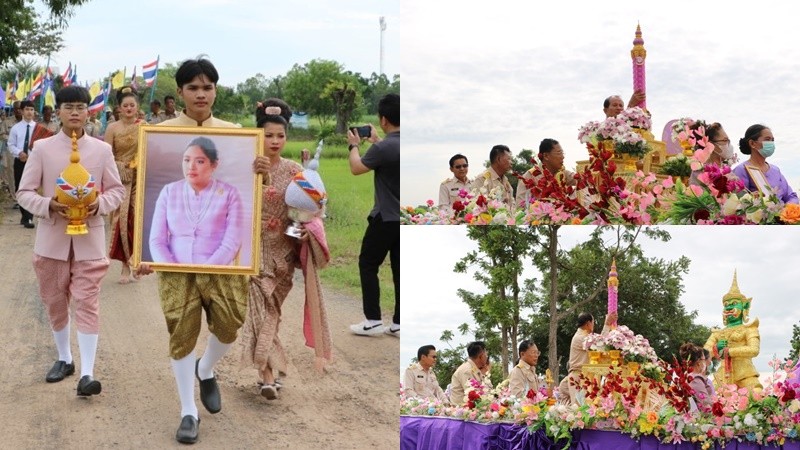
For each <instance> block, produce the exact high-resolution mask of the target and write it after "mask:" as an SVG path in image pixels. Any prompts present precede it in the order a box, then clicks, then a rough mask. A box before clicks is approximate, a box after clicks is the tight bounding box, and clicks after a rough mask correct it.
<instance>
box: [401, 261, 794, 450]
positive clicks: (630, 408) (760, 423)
mask: <svg viewBox="0 0 800 450" xmlns="http://www.w3.org/2000/svg"><path fill="white" fill-rule="evenodd" d="M617 286H618V279H617V274H616V268H615V267H614V266H612V269H611V271H610V273H609V278H608V289H609V295H608V310H609V312H613V311H615V310H616V307H617V305H616V304H617V301H616V295H615V294H616V292H617ZM751 301H752V299H750V298H748V297H746V296H744V295H743V294H742V293H741V292H740V291H739V287H738V284H737V281H736V276H735V274H734V279H733V283H732V285H731V288H730V289H729V291H728V293H726V294H725V295H724V296H723V324H724V327H723V328H721V329H715V330H713V331H712V334H711V336H710V337H709V339H708V341H707V342H706V347H707V348H709V349H711V350H712V353H713V354H714V355H715V358H717V359H719V360H720V362H719V369H718V371H717V372H716V374H715V376H714V377H715V378H714V382H715V384H716V391H715V393H714V394H713V395H712V398H711V399H710V402H709V404H708V405H709V406H708V407H698V406H697V405H696V404H695V403H694V402H693V400H692V396H693V394H694V392H693V390H692V388H691V386H690V384H689V383H690V369H689V368H688V365H687V364H686V363H682V362H681V361H678V360H677V359H676V358H675V357H670V358H669V359H670V360H665V359H661V358H659V357H658V356H657V355H656V354H655V352H654V351H653V349H652V347H651V346H650V344H649V342H648V340H647V339H646V338H645V337H644V336H642V335H639V334H635V333H634V332H633V331H631V330H630V329H628V327H626V326H625V325H617V326H612V328H613V329H612V330H611V331H610V332H608V333H606V334H590V335H589V336H587V338H586V339H585V341H584V349H586V350H588V351H589V352H590V353H589V364H586V365H584V366H583V368H582V373H581V376H580V377H578V379H577V381H576V387H577V388H578V389H579V390H578V395H577V397H576V399H575V402H571V401H570V399H569V398H567V399H556V398H554V397H553V395H552V392H553V387H554V386H555V382H554V380H553V379H552V377H550V376H549V375H550V374H549V371H548V373H547V376H546V377H544V378H543V379H542V383H540V386H541V388H540V390H538V391H533V390H530V391H528V392H527V394H526V395H525V396H524V397H521V398H520V397H515V396H512V395H509V393H508V388H507V386H505V382H504V383H500V385H499V386H498V387H497V388H491V387H488V386H485V385H483V384H481V383H480V382H477V381H474V380H473V382H472V386H471V388H470V389H468V390H467V391H466V393H465V397H464V399H463V401H462V402H458V403H456V404H450V403H445V402H442V401H439V400H431V399H420V398H413V397H407V396H406V395H405V393H404V391H403V389H402V386H401V389H400V415H401V417H400V442H401V444H400V447H401V449H403V450H407V449H423V448H424V449H453V448H458V449H487V448H491V449H528V448H531V449H566V448H576V449H612V448H613V449H644V448H648V449H650V448H652V449H657V448H670V449H695V448H699V449H709V448H729V449H748V450H749V449H760V448H764V447H768V448H784V449H800V441H797V440H796V438H797V436H798V432H800V371H798V366H797V365H796V363H795V361H792V360H777V359H775V360H773V361H772V362H770V367H771V369H772V372H771V373H769V374H766V376H762V378H761V379H762V380H763V381H764V385H763V386H762V385H761V384H760V383H759V382H758V377H757V376H756V377H755V378H754V377H753V373H752V372H753V371H754V369H752V367H753V363H752V358H753V357H755V356H756V355H758V353H759V351H760V349H759V342H758V341H759V340H758V320H757V319H754V320H752V321H750V320H749V317H748V313H749V309H750V304H751ZM751 369H752V370H751ZM756 375H757V373H756Z"/></svg>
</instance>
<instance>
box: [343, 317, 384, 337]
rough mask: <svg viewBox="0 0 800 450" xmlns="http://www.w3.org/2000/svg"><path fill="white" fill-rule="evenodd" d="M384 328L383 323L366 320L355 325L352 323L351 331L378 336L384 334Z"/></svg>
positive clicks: (362, 334)
mask: <svg viewBox="0 0 800 450" xmlns="http://www.w3.org/2000/svg"><path fill="white" fill-rule="evenodd" d="M384 328H385V327H384V326H383V324H382V323H379V324H377V325H370V324H369V322H368V321H366V320H365V321H363V322H361V323H357V324H355V325H350V331H352V332H353V333H355V334H357V335H359V336H377V335H379V334H383V330H384Z"/></svg>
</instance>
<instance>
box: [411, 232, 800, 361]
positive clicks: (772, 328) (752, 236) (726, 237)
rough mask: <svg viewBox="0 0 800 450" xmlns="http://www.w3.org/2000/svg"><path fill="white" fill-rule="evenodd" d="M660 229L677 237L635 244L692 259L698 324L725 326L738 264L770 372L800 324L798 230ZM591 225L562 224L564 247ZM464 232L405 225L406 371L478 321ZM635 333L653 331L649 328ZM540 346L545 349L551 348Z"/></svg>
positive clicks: (652, 253)
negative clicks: (427, 348) (465, 296)
mask: <svg viewBox="0 0 800 450" xmlns="http://www.w3.org/2000/svg"><path fill="white" fill-rule="evenodd" d="M661 228H663V229H666V230H667V231H669V233H670V234H671V235H672V239H671V240H670V241H669V242H666V243H663V242H656V241H651V240H649V239H646V238H644V237H640V238H639V240H638V241H637V242H639V243H640V244H641V246H642V248H643V249H644V254H645V256H647V257H651V258H652V257H657V258H661V259H665V260H677V259H678V258H679V257H680V256H682V255H685V256H687V257H688V258H689V259H690V260H691V264H690V266H689V273H688V275H686V276H685V277H684V278H683V284H684V293H683V295H682V296H681V297H680V302H681V303H683V305H684V307H685V308H686V310H687V311H697V312H698V317H697V322H698V323H701V324H703V325H707V326H717V327H720V326H722V323H721V321H722V317H721V314H722V296H723V295H725V294H726V293H727V292H728V289H729V288H730V286H731V279H732V278H733V271H734V269H736V270H737V271H738V284H739V289H740V290H741V292H742V293H743V294H744V295H746V296H748V297H752V299H753V302H752V306H751V309H750V317H751V318H753V317H757V318H758V319H759V321H760V328H759V330H760V333H761V354H760V355H759V356H758V357H757V358H756V359H755V365H756V368H757V369H758V370H759V371H762V372H768V371H769V370H770V369H769V367H768V366H767V363H768V362H769V361H770V360H771V359H772V357H773V355H777V356H779V357H786V356H788V354H789V340H790V339H791V336H792V325H794V324H798V323H800V316H799V315H798V314H797V312H798V308H797V305H796V303H795V299H796V297H797V294H796V292H795V290H796V285H797V283H796V280H797V267H800V255H798V253H797V252H796V251H794V250H792V249H796V248H798V247H800V233H798V229H796V228H794V227H789V226H785V227H777V226H773V227H766V226H763V227H754V226H749V227H748V226H734V227H708V226H669V227H661ZM593 230H594V227H590V226H568V227H562V228H561V230H560V246H561V248H563V249H569V248H571V247H573V246H574V245H575V243H577V242H579V241H583V240H585V239H586V238H587V237H588V235H589V234H590V233H591V232H592V231H593ZM607 234H608V239H607V242H613V241H611V240H610V239H611V237H612V236H611V234H610V233H607ZM466 236H467V228H466V227H465V226H404V227H401V239H402V242H403V257H402V259H401V270H402V272H403V276H402V278H401V286H402V289H401V292H402V299H401V304H402V308H401V314H402V317H401V319H402V324H403V338H402V340H401V342H400V371H401V373H402V371H403V370H405V368H406V367H408V364H409V363H410V361H411V358H414V357H415V356H416V352H417V349H418V348H419V347H420V346H422V345H425V344H433V345H435V346H437V348H439V347H442V348H447V346H446V345H445V344H444V343H443V342H440V341H439V337H440V336H441V334H442V331H444V330H451V331H453V332H454V333H455V335H456V338H455V339H454V342H453V346H454V347H455V346H456V345H457V344H459V343H467V342H469V341H471V340H472V339H471V336H461V335H459V334H458V331H457V327H458V326H459V325H461V324H462V323H465V322H466V323H470V324H471V325H472V326H474V322H473V321H472V316H471V314H470V312H469V309H468V308H467V306H466V305H465V304H464V303H463V302H462V301H461V300H460V299H459V298H458V296H457V294H456V292H457V289H458V288H463V289H466V290H468V291H472V292H478V293H485V292H486V289H485V287H483V285H481V284H480V283H478V282H477V281H475V280H474V278H473V275H474V271H470V272H469V273H467V274H460V273H454V272H453V267H454V266H455V263H456V262H457V261H458V259H460V258H461V257H463V256H464V255H465V254H466V253H467V252H469V251H472V250H477V246H476V245H475V243H474V241H471V240H470V239H468V238H467V237H466ZM526 266H527V268H526V270H525V272H524V275H523V278H532V277H534V276H536V277H537V278H538V279H541V275H540V274H538V273H537V272H536V271H535V269H534V268H533V266H532V264H531V263H528V264H526ZM619 280H620V283H621V284H623V283H625V273H624V272H621V273H620V274H619ZM620 323H622V324H625V317H620ZM569 326H570V327H571V325H569ZM634 331H635V332H637V333H640V334H642V335H644V336H645V337H649V336H648V335H647V330H634ZM541 350H542V352H546V349H541ZM559 350H560V352H565V351H567V349H559ZM661 356H665V355H661ZM465 357H466V356H465Z"/></svg>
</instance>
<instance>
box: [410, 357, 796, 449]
mask: <svg viewBox="0 0 800 450" xmlns="http://www.w3.org/2000/svg"><path fill="white" fill-rule="evenodd" d="M647 364H651V363H645V365H647ZM658 364H660V365H662V366H663V370H664V371H665V376H664V378H663V380H664V381H661V382H659V381H657V380H652V379H649V378H647V377H645V376H644V375H643V374H642V373H641V372H640V373H638V374H637V373H633V374H627V375H626V374H624V373H623V372H622V371H621V370H617V371H612V372H610V373H609V374H608V375H607V376H605V377H604V379H603V381H602V382H601V381H600V380H599V379H596V378H581V379H580V381H579V386H580V388H581V391H580V392H579V393H578V396H577V403H576V404H572V405H565V404H563V403H557V404H552V405H551V404H548V401H547V400H548V399H547V398H546V396H545V395H544V394H543V393H541V392H530V393H529V395H528V396H526V397H525V398H521V399H520V398H516V397H514V396H509V395H508V391H507V390H502V389H501V390H499V391H498V390H491V389H487V388H486V387H484V386H480V385H475V386H474V389H472V390H471V392H475V394H473V397H474V400H473V403H472V406H470V405H469V404H466V405H448V404H446V403H442V402H439V401H437V400H424V399H417V398H405V397H404V396H403V395H402V390H401V396H400V398H401V405H400V413H401V415H420V416H433V417H449V418H454V419H460V420H471V421H477V422H507V423H516V424H519V425H523V426H526V427H527V428H528V430H530V431H532V432H533V431H536V430H540V429H543V430H544V431H545V433H546V434H547V435H548V436H549V437H551V438H552V439H553V440H554V441H558V443H559V445H561V443H562V442H566V446H565V447H564V448H567V447H568V446H569V444H570V442H571V440H572V431H574V430H579V429H598V430H615V431H619V432H621V433H625V434H628V435H630V436H632V437H640V436H655V437H657V438H658V439H659V440H661V441H662V442H663V443H671V444H677V443H681V442H696V443H697V445H698V447H699V448H704V449H707V448H712V447H713V446H714V445H719V446H724V445H725V444H726V443H728V442H730V441H731V440H737V441H740V442H751V443H755V444H759V445H773V446H776V445H783V444H784V443H785V442H786V440H787V439H797V437H798V433H799V432H800V383H798V377H797V376H796V373H797V372H796V369H797V368H796V366H795V363H794V362H793V361H791V360H789V361H780V360H774V361H773V362H771V363H770V366H772V367H773V375H772V376H771V377H770V378H769V380H767V381H768V383H766V385H765V387H764V389H763V390H762V391H760V392H759V391H751V390H748V389H740V388H737V387H736V386H735V385H729V386H724V387H721V388H720V389H718V390H717V393H716V394H715V395H714V397H713V398H712V406H711V408H710V410H708V411H701V410H691V408H690V405H689V402H688V398H689V396H690V395H691V393H692V391H691V387H690V386H689V385H688V375H689V371H688V369H687V368H686V366H685V365H682V364H680V363H679V362H678V361H675V360H674V361H673V363H671V364H667V363H665V362H663V361H659V362H658ZM649 397H653V398H657V399H660V400H661V402H660V403H649V402H647V401H644V399H646V398H649Z"/></svg>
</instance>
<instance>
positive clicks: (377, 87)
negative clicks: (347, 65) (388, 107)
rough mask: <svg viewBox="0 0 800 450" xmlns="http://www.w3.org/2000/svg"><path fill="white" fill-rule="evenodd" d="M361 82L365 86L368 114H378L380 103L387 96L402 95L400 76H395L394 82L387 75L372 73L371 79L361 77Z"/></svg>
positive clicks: (365, 104)
mask: <svg viewBox="0 0 800 450" xmlns="http://www.w3.org/2000/svg"><path fill="white" fill-rule="evenodd" d="M359 80H360V82H361V84H362V86H364V94H363V95H364V106H365V107H366V112H367V114H378V101H379V100H380V99H381V97H383V96H384V95H386V94H400V75H395V76H394V78H393V79H392V80H389V77H387V76H386V74H383V73H382V74H380V75H379V74H377V73H375V72H372V74H371V75H370V76H369V78H364V77H362V76H360V75H359Z"/></svg>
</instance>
